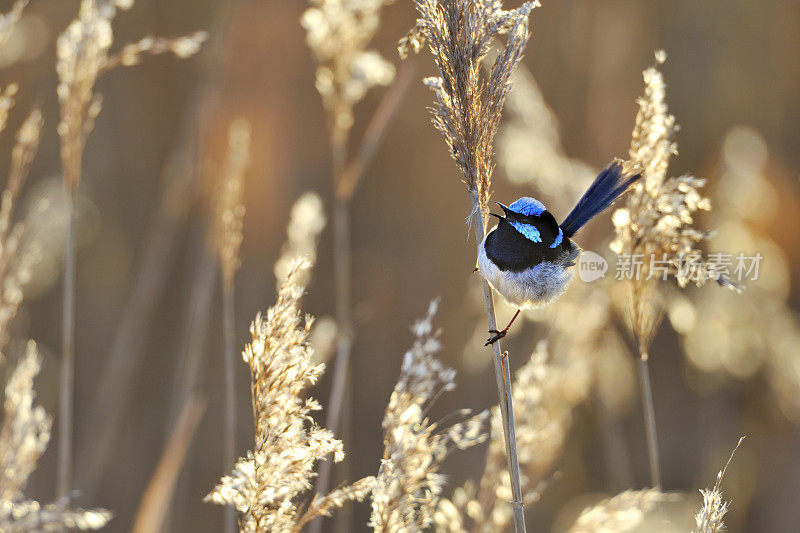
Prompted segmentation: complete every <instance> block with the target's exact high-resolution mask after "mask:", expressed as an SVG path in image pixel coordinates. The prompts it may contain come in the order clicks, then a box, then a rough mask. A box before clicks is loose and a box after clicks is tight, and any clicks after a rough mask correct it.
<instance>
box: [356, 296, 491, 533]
mask: <svg viewBox="0 0 800 533" xmlns="http://www.w3.org/2000/svg"><path fill="white" fill-rule="evenodd" d="M437 308H438V302H437V301H435V300H434V301H433V302H431V304H430V306H429V307H428V314H427V316H426V317H425V318H424V319H422V320H420V321H418V322H417V323H416V324H415V325H414V327H413V332H414V336H415V339H414V345H413V347H412V348H411V349H410V350H409V351H408V352H406V354H405V356H404V358H403V365H402V368H401V370H400V378H399V379H398V381H397V385H395V388H394V391H393V392H392V396H391V398H390V399H389V405H388V407H387V408H386V414H385V415H384V418H383V432H384V437H383V438H384V452H383V459H382V461H381V467H380V470H379V471H378V477H377V483H376V485H375V489H374V490H373V492H372V517H371V520H370V525H371V526H372V527H373V528H374V529H375V531H381V532H384V531H385V532H390V531H391V532H394V531H419V530H421V529H423V528H426V527H429V526H430V525H431V524H432V523H433V520H434V513H435V511H436V507H437V505H438V501H439V495H440V494H441V492H442V488H443V485H444V481H445V480H444V476H443V475H442V474H440V473H439V470H440V468H441V466H442V463H443V462H444V460H445V458H446V457H447V455H448V453H449V452H450V451H451V450H453V449H454V448H458V449H465V448H468V447H470V446H474V445H475V444H478V443H480V442H483V441H484V440H486V434H485V433H484V432H483V427H484V425H485V422H486V419H487V417H488V412H486V411H484V412H482V413H480V414H478V415H476V416H474V417H472V418H470V419H468V420H466V421H464V422H459V423H456V424H453V425H451V426H449V427H443V426H442V424H441V423H440V422H433V421H431V420H430V419H429V418H428V416H427V414H428V411H429V409H430V407H431V405H432V404H433V403H434V402H435V401H436V399H437V398H439V396H440V395H441V394H443V393H444V392H446V391H450V390H453V389H454V388H455V374H456V373H455V370H453V369H452V368H447V367H445V366H444V365H442V363H441V362H440V361H439V360H438V359H436V357H435V354H436V353H437V352H438V351H439V350H440V349H441V344H440V343H439V332H438V331H436V330H434V329H433V318H434V316H435V314H436V311H437ZM464 414H466V413H464Z"/></svg>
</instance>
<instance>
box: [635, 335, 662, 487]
mask: <svg viewBox="0 0 800 533" xmlns="http://www.w3.org/2000/svg"><path fill="white" fill-rule="evenodd" d="M649 359H650V356H649V355H648V354H647V352H644V351H643V352H642V353H641V355H640V356H639V388H640V391H641V393H642V410H643V411H644V425H645V432H646V433H647V458H648V461H649V463H650V484H651V486H652V487H653V488H655V489H659V490H661V468H660V466H659V461H658V433H657V432H656V412H655V408H654V407H653V388H652V384H651V382H650V367H649V363H648V361H649Z"/></svg>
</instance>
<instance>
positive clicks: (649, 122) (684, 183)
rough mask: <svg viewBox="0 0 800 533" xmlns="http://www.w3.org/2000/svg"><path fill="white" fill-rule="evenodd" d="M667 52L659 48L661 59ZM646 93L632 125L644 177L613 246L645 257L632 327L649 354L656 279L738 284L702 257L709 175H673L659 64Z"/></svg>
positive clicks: (618, 222) (634, 157)
mask: <svg viewBox="0 0 800 533" xmlns="http://www.w3.org/2000/svg"><path fill="white" fill-rule="evenodd" d="M665 59H666V54H664V52H663V51H659V52H657V53H656V60H657V63H659V64H660V63H663V62H664V60H665ZM643 78H644V83H645V89H644V96H642V97H641V98H640V99H639V111H638V113H637V115H636V124H635V126H634V129H633V133H632V136H631V137H632V138H631V147H630V159H631V162H632V163H633V164H634V165H637V166H639V167H641V168H642V175H643V178H642V179H641V180H640V181H639V182H638V183H636V184H635V185H634V186H633V188H632V191H631V193H630V194H628V196H627V198H626V205H625V207H621V208H619V209H617V210H616V211H615V212H614V215H613V221H614V226H615V229H616V237H615V239H614V241H613V242H612V243H611V245H610V246H611V249H612V250H613V251H614V252H616V253H618V254H627V255H630V256H635V255H638V256H640V257H641V258H642V259H643V261H642V263H643V264H642V265H641V273H640V275H639V276H638V278H639V279H634V280H633V304H632V313H631V319H632V327H633V331H634V336H635V337H636V340H637V342H638V344H639V347H640V351H641V352H642V353H646V352H647V349H648V348H649V345H650V343H651V341H652V336H653V334H654V333H655V330H656V329H657V327H658V323H659V318H660V309H659V308H658V306H657V305H655V303H654V297H655V296H656V295H655V294H654V291H655V290H656V289H655V287H653V285H654V283H655V281H657V280H658V279H662V280H664V279H667V277H674V279H675V280H676V281H677V283H678V285H679V286H680V287H685V286H687V285H688V284H690V283H694V284H696V285H702V284H704V283H705V282H706V281H709V280H714V281H717V282H718V283H720V284H721V285H725V286H727V287H730V288H734V289H735V288H737V287H736V285H734V284H733V283H732V282H730V281H729V280H728V279H727V278H725V277H723V276H721V275H720V273H719V271H718V270H717V269H716V267H715V265H714V264H712V263H709V262H707V261H704V260H703V259H702V257H701V249H700V246H701V244H702V243H703V242H704V241H705V240H706V239H707V238H708V237H709V236H710V234H711V232H708V231H703V230H700V229H697V228H696V227H695V225H694V222H695V220H694V218H695V216H696V214H697V212H698V211H709V210H710V209H711V202H710V201H709V200H708V198H705V197H703V196H702V194H701V193H700V189H701V188H702V187H703V186H704V185H705V180H703V179H700V178H696V177H694V176H691V175H683V176H679V177H669V176H668V174H667V172H668V169H669V162H670V158H671V157H672V155H674V154H676V153H677V150H678V147H677V143H676V142H675V141H674V134H675V132H676V131H677V129H678V126H677V125H676V123H675V117H674V116H672V115H670V114H669V110H668V107H667V103H666V86H665V84H664V77H663V75H662V74H661V72H660V71H659V70H658V68H657V67H656V66H651V67H649V68H648V69H646V70H645V71H644V73H643Z"/></svg>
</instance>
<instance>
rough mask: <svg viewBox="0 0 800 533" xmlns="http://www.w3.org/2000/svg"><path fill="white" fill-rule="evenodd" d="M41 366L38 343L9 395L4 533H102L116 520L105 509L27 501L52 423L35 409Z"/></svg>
mask: <svg viewBox="0 0 800 533" xmlns="http://www.w3.org/2000/svg"><path fill="white" fill-rule="evenodd" d="M40 363H41V360H40V358H39V355H38V352H37V350H36V344H35V343H34V342H33V341H29V342H28V346H27V349H26V351H25V354H24V355H23V356H22V358H21V359H20V360H19V362H18V363H17V366H16V369H15V370H14V372H13V374H12V375H11V377H10V378H9V380H8V383H7V384H6V390H5V404H4V413H3V423H2V427H1V428H0V530H1V531H4V532H8V533H10V532H20V531H57V530H62V529H63V528H71V529H99V528H101V527H103V526H105V525H106V523H107V522H108V521H109V520H110V519H111V513H109V512H108V511H106V510H104V509H91V510H85V509H70V508H68V507H66V505H64V503H63V502H56V503H51V504H47V505H42V504H40V503H39V502H37V501H35V500H30V499H26V498H25V495H24V490H25V485H26V484H27V482H28V477H29V476H30V474H31V472H33V471H34V470H35V469H36V463H37V462H38V460H39V458H40V457H41V455H42V454H43V453H44V451H45V450H46V449H47V444H48V442H49V441H50V428H51V426H52V419H51V418H50V417H49V416H48V415H47V413H45V411H44V408H43V407H41V406H38V405H34V400H35V397H36V393H35V391H34V389H33V379H34V378H35V377H36V375H37V374H38V373H39V368H40Z"/></svg>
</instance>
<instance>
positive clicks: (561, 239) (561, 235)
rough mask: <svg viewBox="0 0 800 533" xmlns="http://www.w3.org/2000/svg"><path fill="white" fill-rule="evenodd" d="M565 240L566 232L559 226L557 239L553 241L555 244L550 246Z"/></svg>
mask: <svg viewBox="0 0 800 533" xmlns="http://www.w3.org/2000/svg"><path fill="white" fill-rule="evenodd" d="M563 240H564V232H563V231H561V228H558V235H556V240H554V241H553V244H551V245H550V248H555V247H556V246H558V245H559V244H561V241H563Z"/></svg>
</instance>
